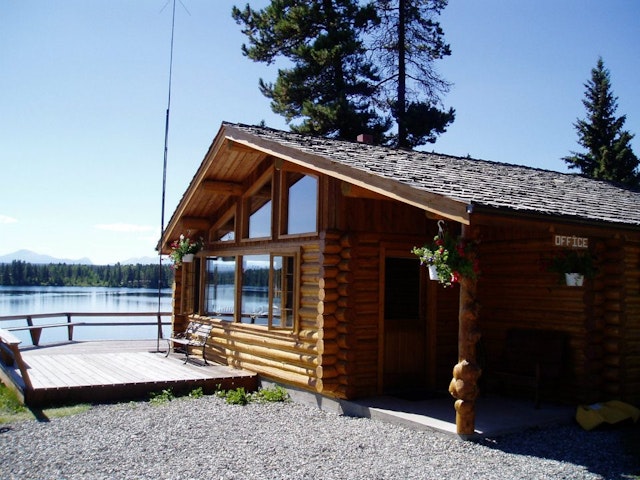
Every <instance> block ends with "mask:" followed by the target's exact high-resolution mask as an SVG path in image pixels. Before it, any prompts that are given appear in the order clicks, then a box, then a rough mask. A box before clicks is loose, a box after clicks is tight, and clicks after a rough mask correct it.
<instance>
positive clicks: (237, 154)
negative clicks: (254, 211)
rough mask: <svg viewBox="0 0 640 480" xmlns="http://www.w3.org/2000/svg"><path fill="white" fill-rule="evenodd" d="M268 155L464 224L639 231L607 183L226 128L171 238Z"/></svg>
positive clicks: (639, 212) (623, 195) (637, 211)
mask: <svg viewBox="0 0 640 480" xmlns="http://www.w3.org/2000/svg"><path fill="white" fill-rule="evenodd" d="M231 147H239V148H235V149H234V148H231ZM267 155H272V156H274V157H276V158H281V159H283V160H286V161H288V162H292V163H295V164H298V165H301V166H304V167H306V168H309V169H311V170H313V171H317V172H319V173H324V174H326V175H329V176H332V177H335V178H338V179H341V180H344V181H345V182H348V183H349V184H353V185H356V186H359V187H362V188H365V189H367V190H370V191H373V192H376V193H378V194H381V195H383V196H386V197H388V198H390V199H395V200H398V201H401V202H404V203H408V204H411V205H414V206H416V207H418V208H421V209H424V210H426V211H431V212H433V213H436V214H438V215H442V216H444V217H446V218H449V219H451V220H454V221H458V222H461V223H466V224H468V223H469V213H470V212H471V211H478V210H480V209H489V210H498V211H500V212H504V213H509V212H512V213H522V214H528V215H544V216H550V217H560V218H562V219H564V220H572V221H578V222H596V223H601V222H604V223H612V224H618V225H620V226H626V227H631V228H638V227H640V192H636V191H632V190H628V189H624V188H621V187H618V186H615V185H613V184H611V183H608V182H603V181H598V180H593V179H589V178H585V177H582V176H580V175H573V174H567V173H560V172H554V171H550V170H542V169H538V168H531V167H526V166H521V165H511V164H505V163H497V162H491V161H486V160H476V159H472V158H462V157H455V156H450V155H442V154H438V153H427V152H419V151H406V150H397V149H391V148H387V147H381V146H376V145H369V144H364V143H358V142H348V141H342V140H333V139H327V138H323V137H314V136H309V135H301V134H296V133H292V132H285V131H282V130H275V129H272V128H266V127H258V126H249V125H242V124H232V123H226V122H225V123H223V124H222V126H221V128H220V131H219V132H218V134H217V136H216V138H215V139H214V140H213V143H212V144H211V147H210V148H209V151H208V152H207V155H206V156H205V158H204V160H203V161H202V164H201V165H200V167H199V169H198V171H197V172H196V174H195V175H194V177H193V179H192V181H191V183H190V185H189V187H188V188H187V190H186V192H185V193H184V195H183V197H182V199H181V201H180V203H179V205H178V207H177V208H176V211H175V212H174V214H173V216H172V218H171V220H170V222H169V225H168V227H167V229H166V231H165V233H166V234H167V235H168V236H169V237H171V236H175V235H172V234H174V233H175V232H173V230H175V229H176V227H177V224H178V221H179V220H180V219H181V218H186V217H188V218H192V219H196V220H197V218H198V217H201V216H202V215H205V216H206V212H205V208H206V209H207V211H208V212H211V211H212V209H214V208H215V207H216V206H220V205H222V204H223V201H224V199H226V198H228V196H229V195H237V192H232V191H228V190H225V189H227V188H231V189H232V188H233V185H236V184H237V182H240V181H242V179H243V175H246V174H247V172H250V171H251V170H252V169H253V168H255V166H256V165H257V164H258V163H259V161H260V160H261V159H264V158H265V157H266V156H267ZM220 182H227V183H225V184H224V185H223V184H222V183H220ZM219 187H222V190H221V189H220V188H219ZM200 188H206V189H207V190H208V191H209V192H211V194H212V196H214V195H216V194H217V195H218V196H219V197H220V198H221V199H222V200H218V201H217V203H216V202H213V201H212V199H211V198H208V199H207V200H206V202H205V201H204V200H202V201H201V202H202V203H201V204H200V205H199V206H198V205H195V204H196V203H197V202H198V200H197V198H198V197H197V196H196V195H195V192H196V191H197V190H198V189H200ZM205 204H206V206H205ZM165 238H166V237H165Z"/></svg>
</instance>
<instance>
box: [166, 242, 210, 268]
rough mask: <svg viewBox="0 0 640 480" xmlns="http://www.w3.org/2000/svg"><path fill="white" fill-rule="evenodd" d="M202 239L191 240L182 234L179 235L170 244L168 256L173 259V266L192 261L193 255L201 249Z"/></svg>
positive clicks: (176, 266)
mask: <svg viewBox="0 0 640 480" xmlns="http://www.w3.org/2000/svg"><path fill="white" fill-rule="evenodd" d="M202 246H203V243H202V239H200V240H198V241H195V242H192V241H191V240H189V238H185V236H184V235H180V238H179V239H178V240H176V241H174V242H173V243H172V244H171V249H172V250H171V253H170V254H169V256H170V257H171V260H173V266H174V268H178V267H179V266H180V265H181V264H182V262H185V263H189V262H193V257H194V255H195V254H196V253H198V252H199V251H200V250H202Z"/></svg>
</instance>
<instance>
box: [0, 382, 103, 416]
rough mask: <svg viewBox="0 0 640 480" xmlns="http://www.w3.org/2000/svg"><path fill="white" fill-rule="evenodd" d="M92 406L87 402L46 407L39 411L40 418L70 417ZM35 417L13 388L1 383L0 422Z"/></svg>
mask: <svg viewBox="0 0 640 480" xmlns="http://www.w3.org/2000/svg"><path fill="white" fill-rule="evenodd" d="M90 408H91V405H89V404H86V403H79V404H75V405H65V406H59V407H52V408H45V409H43V410H42V411H40V412H39V413H38V418H39V419H42V418H45V419H50V418H61V417H69V416H71V415H77V414H78V413H83V412H86V411H87V410H89V409H90ZM35 419H36V416H35V415H34V413H33V412H32V411H31V410H29V409H28V408H27V407H25V406H24V405H22V404H21V403H20V401H19V400H18V397H17V396H16V395H15V393H14V392H13V390H11V389H10V388H8V387H7V386H5V385H4V384H2V383H0V424H5V423H14V422H20V421H29V420H31V421H32V420H35Z"/></svg>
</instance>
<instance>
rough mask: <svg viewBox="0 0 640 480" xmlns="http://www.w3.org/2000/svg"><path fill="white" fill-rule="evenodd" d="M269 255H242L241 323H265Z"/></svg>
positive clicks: (267, 311) (267, 302)
mask: <svg viewBox="0 0 640 480" xmlns="http://www.w3.org/2000/svg"><path fill="white" fill-rule="evenodd" d="M269 263H270V257H269V255H244V256H243V257H242V300H241V301H242V315H241V316H240V321H241V322H242V323H251V324H254V325H267V320H268V315H269V270H270V265H269Z"/></svg>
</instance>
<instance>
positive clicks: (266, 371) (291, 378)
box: [229, 361, 317, 389]
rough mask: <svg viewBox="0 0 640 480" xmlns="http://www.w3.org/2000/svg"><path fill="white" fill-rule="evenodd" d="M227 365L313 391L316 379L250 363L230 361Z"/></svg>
mask: <svg viewBox="0 0 640 480" xmlns="http://www.w3.org/2000/svg"><path fill="white" fill-rule="evenodd" d="M229 365H230V366H232V367H236V368H243V369H246V370H249V371H252V372H256V373H259V374H260V375H263V376H265V377H267V378H271V379H273V380H276V381H279V382H285V383H290V384H292V385H296V386H299V387H302V388H305V389H307V388H311V389H315V385H316V381H317V379H316V378H315V377H313V376H308V375H300V374H297V373H294V372H284V371H282V370H279V369H277V368H273V367H268V366H265V365H254V364H252V363H250V362H241V361H232V362H229Z"/></svg>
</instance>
